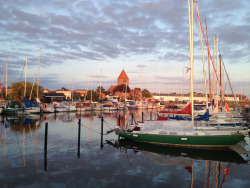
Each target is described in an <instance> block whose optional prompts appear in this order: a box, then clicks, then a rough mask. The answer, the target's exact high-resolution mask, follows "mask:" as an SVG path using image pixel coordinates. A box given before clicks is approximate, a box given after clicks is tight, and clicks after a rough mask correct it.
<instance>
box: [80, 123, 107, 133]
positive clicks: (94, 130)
mask: <svg viewBox="0 0 250 188" xmlns="http://www.w3.org/2000/svg"><path fill="white" fill-rule="evenodd" d="M81 126H83V127H85V128H87V129H89V130H91V131H93V132H95V133H98V134H101V133H99V132H98V131H96V130H94V129H91V128H89V127H87V126H85V125H83V124H81ZM103 135H105V134H103Z"/></svg>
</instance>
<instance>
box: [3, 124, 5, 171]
mask: <svg viewBox="0 0 250 188" xmlns="http://www.w3.org/2000/svg"><path fill="white" fill-rule="evenodd" d="M3 161H4V167H6V128H5V127H4V154H3Z"/></svg>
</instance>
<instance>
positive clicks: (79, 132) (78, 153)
mask: <svg viewBox="0 0 250 188" xmlns="http://www.w3.org/2000/svg"><path fill="white" fill-rule="evenodd" d="M80 141H81V119H79V121H78V150H77V151H78V152H77V157H78V158H80Z"/></svg>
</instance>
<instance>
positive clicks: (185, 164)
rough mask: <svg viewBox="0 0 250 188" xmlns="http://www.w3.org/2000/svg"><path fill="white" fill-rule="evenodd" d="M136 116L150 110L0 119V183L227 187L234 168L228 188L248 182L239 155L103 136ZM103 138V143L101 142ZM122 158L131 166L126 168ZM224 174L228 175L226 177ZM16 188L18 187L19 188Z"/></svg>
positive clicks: (137, 118) (17, 184)
mask: <svg viewBox="0 0 250 188" xmlns="http://www.w3.org/2000/svg"><path fill="white" fill-rule="evenodd" d="M142 112H144V118H145V119H150V118H151V117H150V115H151V113H150V111H145V110H144V111H140V110H138V111H120V112H119V111H118V112H112V113H102V112H84V113H52V114H43V115H41V116H40V115H34V116H4V117H2V118H0V129H1V132H0V133H1V135H0V159H1V160H0V161H1V162H0V181H1V185H6V187H9V186H11V187H30V185H34V187H46V186H49V187H61V186H62V185H65V186H67V187H69V186H71V187H82V186H84V187H114V186H115V187H134V186H135V185H142V186H144V187H190V185H191V186H192V185H193V186H194V187H212V185H213V187H220V186H221V185H225V183H228V180H229V177H231V176H230V175H232V172H233V168H235V166H237V167H238V169H239V170H238V171H239V172H241V174H240V175H238V177H237V178H236V179H235V178H234V181H232V183H231V185H232V186H234V187H237V186H236V185H238V184H237V183H238V182H246V183H249V177H248V174H247V173H246V172H248V170H249V165H248V164H249V163H247V159H246V158H245V157H244V156H242V155H239V154H238V153H235V152H233V151H227V150H226V151H224V150H223V151H219V150H216V151H211V150H209V151H208V152H206V151H203V150H202V151H201V150H194V149H187V148H171V147H165V146H156V145H153V146H151V145H148V144H141V143H134V142H131V141H125V140H121V141H115V140H116V139H117V135H115V134H114V133H110V134H105V133H106V132H107V131H109V130H111V129H113V128H114V127H115V126H116V125H118V124H119V123H120V124H121V126H123V125H125V124H126V122H128V121H131V119H132V114H133V116H135V118H136V120H141V114H142ZM0 117H1V116H0ZM101 117H103V118H104V125H103V132H104V135H103V141H104V142H103V141H102V137H101V134H100V133H101V130H102V127H101ZM155 117H156V113H153V114H152V118H153V119H155ZM79 119H81V126H80V129H79V124H78V122H79ZM46 123H48V127H47V134H46V126H45V125H46ZM79 130H80V131H79ZM79 133H80V140H79V137H78V135H79ZM46 135H47V143H46V142H45V141H46V137H45V136H46ZM105 140H108V141H107V142H106V143H105ZM248 145H250V144H249V142H248ZM114 148H115V149H114ZM78 154H79V155H78ZM78 157H79V158H78ZM128 158H129V160H130V161H129V162H130V164H131V165H130V164H128ZM245 163H247V164H245ZM230 164H231V166H229V165H230ZM238 164H240V165H238ZM227 169H228V170H227ZM45 170H46V171H45ZM227 171H228V172H227ZM227 173H229V175H227V176H226V175H225V174H227ZM183 174H184V176H182V175H183ZM65 177H67V178H65ZM225 177H226V178H225ZM224 179H225V183H223V181H224ZM194 180H195V181H194ZM20 182H21V183H20ZM72 182H75V184H74V185H73V184H72ZM222 183H223V184H222ZM21 184H22V185H23V186H20V185H21ZM121 185H123V186H121ZM166 185H167V186H166ZM240 185H241V187H244V185H243V186H242V184H240ZM0 187H1V186H0ZM3 187H4V186H3ZM245 187H248V186H247V185H246V186H245Z"/></svg>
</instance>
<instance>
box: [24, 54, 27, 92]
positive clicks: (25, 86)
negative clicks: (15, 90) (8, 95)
mask: <svg viewBox="0 0 250 188" xmlns="http://www.w3.org/2000/svg"><path fill="white" fill-rule="evenodd" d="M26 76H27V58H26V65H25V82H24V97H25V96H26Z"/></svg>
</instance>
